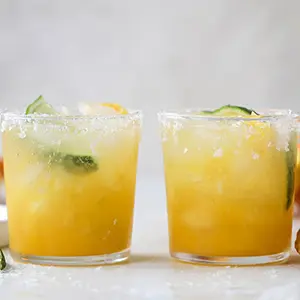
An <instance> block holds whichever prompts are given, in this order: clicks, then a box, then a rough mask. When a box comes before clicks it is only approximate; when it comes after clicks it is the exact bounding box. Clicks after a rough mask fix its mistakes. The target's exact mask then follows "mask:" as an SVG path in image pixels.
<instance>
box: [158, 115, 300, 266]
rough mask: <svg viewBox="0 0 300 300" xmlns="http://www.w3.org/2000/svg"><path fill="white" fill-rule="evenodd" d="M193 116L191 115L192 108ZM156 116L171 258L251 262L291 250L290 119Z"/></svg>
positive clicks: (293, 151) (292, 157)
mask: <svg viewBox="0 0 300 300" xmlns="http://www.w3.org/2000/svg"><path fill="white" fill-rule="evenodd" d="M197 111H198V112H199V110H197ZM197 111H192V110H190V111H180V112H176V111H175V112H172V111H166V112H161V113H159V115H158V117H159V122H160V126H161V136H162V148H163V157H164V170H165V182H166V194H167V208H168V223H169V245H170V254H171V256H172V257H174V258H177V259H179V260H182V261H186V262H194V263H206V264H218V265H255V264H267V263H275V262H282V261H285V260H286V259H287V258H288V257H289V253H290V248H291V233H292V216H293V194H294V177H295V175H294V174H295V163H296V155H297V150H296V145H297V137H296V131H295V115H294V114H292V113H291V112H290V111H286V110H270V111H265V112H263V115H260V116H254V117H251V118H241V117H220V116H218V117H217V116H208V115H199V114H197Z"/></svg>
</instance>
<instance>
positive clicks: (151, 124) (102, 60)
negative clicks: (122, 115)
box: [0, 0, 300, 173]
mask: <svg viewBox="0 0 300 300" xmlns="http://www.w3.org/2000/svg"><path fill="white" fill-rule="evenodd" d="M299 11H300V2H299V1H298V0H194V1H193V0H184V1H183V0H151V1H150V0H91V1H87V0H86V1H82V0H52V1H43V0H26V1H24V0H1V3H0V106H1V108H4V107H8V108H21V107H23V106H25V105H26V104H27V103H29V102H31V101H32V100H34V99H35V98H36V97H37V96H38V95H39V94H43V95H44V96H45V98H46V99H47V100H48V101H49V102H52V103H55V104H58V103H61V104H63V103H65V104H71V105H72V104H73V103H74V104H75V103H76V102H78V101H82V100H85V99H86V100H93V101H114V102H119V103H121V104H123V105H125V106H129V107H132V108H140V109H142V110H143V111H144V115H145V121H144V134H143V141H142V147H141V157H140V168H141V171H142V172H148V173H158V172H161V171H162V170H161V169H162V167H161V164H160V162H161V155H160V147H159V143H158V140H159V138H158V137H159V135H158V130H157V121H156V112H157V111H158V110H160V109H163V108H168V107H172V108H177V107H183V106H189V107H192V106H198V107H201V106H206V107H207V106H210V107H217V106H220V105H222V104H226V103H231V104H243V105H247V106H250V107H266V106H272V107H276V108H278V107H289V108H293V109H295V110H297V109H299V110H300V104H299V98H300V17H299Z"/></svg>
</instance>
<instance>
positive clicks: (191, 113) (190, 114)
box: [157, 108, 300, 121]
mask: <svg viewBox="0 0 300 300" xmlns="http://www.w3.org/2000/svg"><path fill="white" fill-rule="evenodd" d="M206 110H211V108H187V109H174V110H173V109H168V110H161V111H159V112H158V113H157V115H158V117H159V118H168V119H181V120H191V121H192V120H195V121H196V120H198V121H200V120H206V121H221V120H229V121H268V120H274V119H275V120H276V119H287V118H288V119H299V116H300V115H299V114H297V113H295V112H293V110H291V109H270V108H269V109H258V110H256V111H258V112H264V114H263V115H258V116H255V115H252V116H251V118H249V117H243V116H241V117H238V116H234V117H230V116H215V115H200V114H198V115H197V114H195V113H196V112H198V113H199V112H201V111H206Z"/></svg>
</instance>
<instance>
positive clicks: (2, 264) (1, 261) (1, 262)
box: [0, 249, 6, 270]
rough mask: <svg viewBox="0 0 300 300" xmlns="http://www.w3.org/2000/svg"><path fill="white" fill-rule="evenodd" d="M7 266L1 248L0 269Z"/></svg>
mask: <svg viewBox="0 0 300 300" xmlns="http://www.w3.org/2000/svg"><path fill="white" fill-rule="evenodd" d="M5 267H6V260H5V257H4V254H3V252H2V250H1V249H0V270H3V269H5Z"/></svg>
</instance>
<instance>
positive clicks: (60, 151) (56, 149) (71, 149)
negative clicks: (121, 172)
mask: <svg viewBox="0 0 300 300" xmlns="http://www.w3.org/2000/svg"><path fill="white" fill-rule="evenodd" d="M29 114H48V115H59V113H58V112H57V111H56V110H55V109H54V108H53V107H52V105H50V104H49V103H47V102H46V101H45V100H44V98H43V96H39V97H38V98H37V99H36V100H35V101H34V102H33V103H32V104H30V105H29V106H28V107H27V109H26V115H29ZM53 123H54V124H53V125H61V122H60V121H53ZM73 127H74V128H73ZM75 129H76V128H75V125H74V126H71V127H70V132H68V133H60V132H58V131H57V130H55V129H51V131H50V132H47V133H44V132H43V131H41V130H36V131H34V130H30V129H28V131H27V135H28V136H29V137H30V139H31V140H33V141H34V143H36V144H37V145H38V146H39V148H40V149H42V152H43V156H44V157H45V158H48V160H49V162H50V163H57V164H60V165H61V166H62V167H64V168H65V169H66V170H67V171H68V172H75V173H78V172H79V171H83V172H91V171H96V170H97V169H98V164H97V161H96V159H95V158H94V157H93V155H92V150H91V147H90V143H91V140H92V139H91V136H88V135H78V134H76V133H75ZM57 141H61V143H60V144H59V145H57V144H55V142H57Z"/></svg>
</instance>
